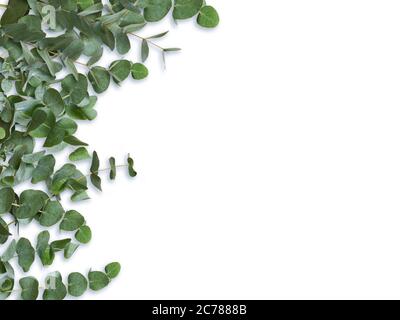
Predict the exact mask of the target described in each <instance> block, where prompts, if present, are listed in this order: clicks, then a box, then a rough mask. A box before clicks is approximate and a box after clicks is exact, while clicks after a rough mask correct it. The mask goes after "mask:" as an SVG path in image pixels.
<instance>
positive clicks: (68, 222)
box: [60, 210, 85, 231]
mask: <svg viewBox="0 0 400 320" xmlns="http://www.w3.org/2000/svg"><path fill="white" fill-rule="evenodd" d="M84 223H85V218H84V217H83V216H82V215H81V214H80V213H79V212H78V211H75V210H70V211H68V212H67V213H66V214H65V216H64V219H63V220H62V222H61V224H60V229H61V230H64V231H75V230H78V229H79V228H80V227H81V226H82V225H83V224H84Z"/></svg>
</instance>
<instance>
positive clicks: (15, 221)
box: [7, 220, 18, 227]
mask: <svg viewBox="0 0 400 320" xmlns="http://www.w3.org/2000/svg"><path fill="white" fill-rule="evenodd" d="M17 222H18V221H17V220H14V221H11V222H10V223H9V224H7V227H9V226H11V225H12V224H14V223H17Z"/></svg>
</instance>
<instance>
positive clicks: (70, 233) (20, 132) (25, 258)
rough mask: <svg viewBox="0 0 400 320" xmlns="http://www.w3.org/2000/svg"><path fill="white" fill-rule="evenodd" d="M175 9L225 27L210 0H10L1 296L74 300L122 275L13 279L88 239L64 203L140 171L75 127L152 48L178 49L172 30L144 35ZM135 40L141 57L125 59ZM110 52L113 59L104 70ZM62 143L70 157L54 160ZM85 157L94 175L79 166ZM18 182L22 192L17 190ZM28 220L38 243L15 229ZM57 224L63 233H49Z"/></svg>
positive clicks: (139, 70)
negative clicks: (92, 144)
mask: <svg viewBox="0 0 400 320" xmlns="http://www.w3.org/2000/svg"><path fill="white" fill-rule="evenodd" d="M169 14H171V15H172V17H173V19H174V20H175V21H179V20H186V19H193V20H194V21H196V23H197V24H198V25H199V26H201V27H203V28H214V27H216V26H217V25H218V23H219V16H218V13H217V11H216V10H215V9H214V8H213V7H212V6H210V5H206V4H205V1H204V0H174V1H173V0H109V1H107V2H106V3H104V2H103V1H100V0H62V1H60V0H9V2H8V5H7V8H6V10H5V12H4V13H3V15H2V16H1V19H0V46H1V48H2V49H3V50H2V53H1V55H0V249H1V251H0V253H1V255H0V299H6V298H8V297H9V296H10V294H11V293H12V292H13V291H15V290H18V292H20V298H21V299H24V300H34V299H37V298H38V296H39V292H40V290H43V294H42V298H43V299H45V300H60V299H64V298H65V297H66V296H67V294H69V295H71V296H74V297H78V296H81V295H82V294H84V292H85V291H86V290H87V289H88V288H89V289H91V290H94V291H98V290H100V289H103V288H104V287H106V286H107V285H108V284H109V283H110V281H111V280H112V279H114V278H115V277H116V276H117V275H118V274H119V272H120V269H121V266H120V265H119V263H111V264H109V265H107V266H106V267H105V269H104V270H103V271H90V272H89V273H88V274H87V275H86V276H84V275H82V274H80V273H71V274H70V275H69V276H68V278H67V282H65V283H64V281H63V278H62V276H61V274H60V273H58V272H53V273H50V274H49V275H48V277H47V280H46V283H45V284H44V287H42V288H41V287H40V286H39V281H38V280H37V279H35V278H34V277H32V276H29V275H26V276H24V277H23V278H21V279H19V281H18V280H15V268H16V266H15V264H18V266H19V269H20V271H21V272H23V273H28V272H30V270H31V267H32V265H33V263H35V261H37V262H39V263H41V265H42V266H43V267H49V266H51V265H52V264H53V262H54V259H55V257H56V256H57V255H62V256H63V257H64V259H70V258H71V257H72V256H73V255H74V254H75V252H76V251H77V249H78V248H79V247H80V246H82V245H85V244H87V243H89V242H90V241H91V238H92V231H91V229H90V227H89V226H88V225H87V220H86V218H85V217H84V216H83V215H82V214H81V213H80V212H78V211H76V210H73V209H69V208H68V209H66V208H64V205H63V199H64V198H65V197H66V196H68V197H69V198H70V199H71V200H72V201H73V202H79V201H84V200H87V199H89V189H90V187H91V186H93V187H94V188H95V189H98V190H100V191H101V190H102V178H101V177H102V173H107V174H108V177H109V179H110V180H115V179H116V176H117V169H118V168H122V167H123V168H125V169H126V171H127V174H128V176H130V177H135V176H136V175H137V172H136V170H135V167H134V160H133V158H131V156H128V157H127V159H126V160H125V162H124V163H123V164H120V165H117V160H116V158H115V157H111V158H109V159H108V162H107V164H106V167H104V168H102V167H101V161H100V159H99V156H98V154H97V152H96V151H90V150H89V146H88V144H87V143H86V142H84V141H82V140H81V139H80V138H79V137H78V135H77V132H78V124H79V123H80V122H82V121H93V120H94V119H95V118H96V117H97V111H96V103H97V99H98V95H99V94H102V93H104V92H105V91H107V89H109V88H110V87H111V86H119V85H121V84H122V83H123V82H125V81H127V80H128V79H131V80H135V81H139V80H144V79H146V78H147V77H148V75H149V70H148V68H147V67H146V66H145V65H144V63H145V62H146V61H147V59H148V57H149V55H150V53H151V49H152V48H153V49H155V50H157V51H159V52H160V53H161V55H162V57H163V59H164V60H165V56H166V54H168V53H169V52H174V51H179V50H180V49H178V48H175V47H166V48H164V47H162V46H160V45H159V44H158V41H159V40H160V39H161V38H164V37H166V36H167V35H168V32H162V33H158V34H155V35H151V36H142V35H139V34H138V32H139V31H141V30H142V29H144V28H145V27H146V25H147V24H149V23H155V22H158V21H160V20H162V19H164V18H166V17H167V16H168V15H169ZM134 41H139V45H138V48H139V54H140V57H141V59H140V60H141V61H134V60H132V59H131V58H129V56H131V55H129V56H128V54H130V53H131V52H132V49H134V48H135V46H133V45H132V44H133V43H134ZM107 51H108V52H113V54H115V55H116V56H117V57H116V58H115V59H114V60H113V62H112V63H110V64H109V65H106V66H104V65H101V64H100V61H101V58H102V57H103V55H104V53H105V52H107ZM64 149H69V156H68V160H67V161H66V162H64V163H61V164H60V163H57V161H56V157H57V153H58V152H59V151H61V150H64ZM84 162H86V163H87V164H88V166H90V169H89V171H88V172H82V171H81V170H79V169H78V166H77V164H78V163H84ZM21 185H23V186H24V187H25V189H23V188H22V190H23V191H21V192H17V191H16V190H21ZM28 185H29V187H28ZM32 223H34V224H37V225H38V226H40V227H41V229H42V231H41V232H40V233H39V234H38V235H37V237H36V239H35V241H31V240H29V239H27V238H24V237H20V236H19V229H20V228H22V227H24V226H26V225H28V224H32ZM51 228H57V229H58V230H59V231H60V232H61V233H62V234H66V235H65V237H64V236H63V237H62V238H61V239H50V238H51V237H50V232H49V231H50V229H51ZM14 261H16V263H15V262H14ZM17 284H19V287H20V288H19V289H17V288H15V287H16V285H17Z"/></svg>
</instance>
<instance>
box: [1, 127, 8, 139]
mask: <svg viewBox="0 0 400 320" xmlns="http://www.w3.org/2000/svg"><path fill="white" fill-rule="evenodd" d="M6 135H7V132H6V130H4V128H1V127H0V140H2V139H4V138H5V137H6Z"/></svg>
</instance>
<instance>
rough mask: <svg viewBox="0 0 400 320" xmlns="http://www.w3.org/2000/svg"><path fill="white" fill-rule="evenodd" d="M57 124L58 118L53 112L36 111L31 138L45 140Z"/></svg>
mask: <svg viewBox="0 0 400 320" xmlns="http://www.w3.org/2000/svg"><path fill="white" fill-rule="evenodd" d="M55 124H56V117H55V115H54V113H53V112H52V111H51V110H49V109H48V110H45V109H43V108H39V109H36V110H35V111H34V113H33V115H32V121H31V123H30V124H29V127H28V132H29V135H30V136H31V137H34V138H45V137H47V135H48V134H49V132H50V131H51V129H52V128H53V127H54V126H55Z"/></svg>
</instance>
